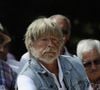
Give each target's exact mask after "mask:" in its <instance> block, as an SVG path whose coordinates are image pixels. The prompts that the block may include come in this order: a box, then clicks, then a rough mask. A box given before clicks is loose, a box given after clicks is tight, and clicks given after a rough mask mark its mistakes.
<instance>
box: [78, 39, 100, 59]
mask: <svg viewBox="0 0 100 90" xmlns="http://www.w3.org/2000/svg"><path fill="white" fill-rule="evenodd" d="M93 49H96V50H97V51H98V53H99V54H100V41H99V40H95V39H84V40H81V41H79V43H78V44H77V50H76V53H77V56H78V57H79V58H80V59H81V60H82V59H83V53H84V52H89V51H91V50H93Z"/></svg>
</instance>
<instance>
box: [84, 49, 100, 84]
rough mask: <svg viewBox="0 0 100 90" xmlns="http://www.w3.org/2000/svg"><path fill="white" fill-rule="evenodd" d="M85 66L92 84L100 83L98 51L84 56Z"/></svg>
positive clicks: (94, 50)
mask: <svg viewBox="0 0 100 90" xmlns="http://www.w3.org/2000/svg"><path fill="white" fill-rule="evenodd" d="M83 58H84V66H85V68H86V72H87V75H88V77H89V79H90V81H91V82H94V83H95V82H96V81H98V80H99V81H100V54H99V53H98V52H97V50H96V49H93V50H92V51H91V52H87V53H84V54H83Z"/></svg>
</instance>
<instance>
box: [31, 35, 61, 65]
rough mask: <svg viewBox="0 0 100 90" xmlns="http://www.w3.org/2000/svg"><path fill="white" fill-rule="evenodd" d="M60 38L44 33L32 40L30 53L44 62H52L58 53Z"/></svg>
mask: <svg viewBox="0 0 100 90" xmlns="http://www.w3.org/2000/svg"><path fill="white" fill-rule="evenodd" d="M60 48H61V44H60V40H59V39H58V38H57V37H54V36H51V35H45V36H42V37H41V38H39V39H38V40H36V41H34V42H33V44H32V47H31V53H32V55H33V56H34V57H36V58H37V59H39V60H40V61H42V62H44V63H52V62H53V61H54V60H55V59H56V58H57V56H58V55H59V54H60Z"/></svg>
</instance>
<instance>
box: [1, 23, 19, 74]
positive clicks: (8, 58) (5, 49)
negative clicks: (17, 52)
mask: <svg viewBox="0 0 100 90" xmlns="http://www.w3.org/2000/svg"><path fill="white" fill-rule="evenodd" d="M0 37H1V39H0V43H1V44H2V47H0V59H1V60H3V61H5V62H6V63H7V64H8V65H9V66H10V67H11V68H12V69H13V70H14V71H15V72H17V70H18V68H19V62H18V61H17V60H16V59H15V57H14V55H13V54H12V53H10V52H9V49H10V43H11V37H10V36H9V34H8V31H7V30H6V29H5V28H4V27H3V25H2V24H1V23H0ZM5 37H6V38H5Z"/></svg>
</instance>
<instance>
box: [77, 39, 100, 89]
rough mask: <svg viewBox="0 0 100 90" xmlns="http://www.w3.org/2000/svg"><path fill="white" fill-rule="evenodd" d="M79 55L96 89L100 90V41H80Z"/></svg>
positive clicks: (78, 45)
mask: <svg viewBox="0 0 100 90" xmlns="http://www.w3.org/2000/svg"><path fill="white" fill-rule="evenodd" d="M77 56H78V57H79V58H80V59H81V60H82V62H83V65H84V67H85V70H86V73H87V75H88V77H89V79H90V81H91V84H92V86H93V88H94V90H100V41H99V40H95V39H83V40H81V41H79V43H78V44H77Z"/></svg>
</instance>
